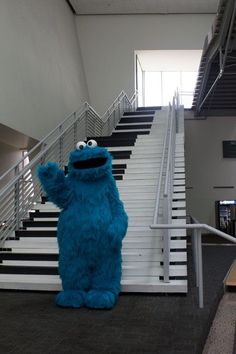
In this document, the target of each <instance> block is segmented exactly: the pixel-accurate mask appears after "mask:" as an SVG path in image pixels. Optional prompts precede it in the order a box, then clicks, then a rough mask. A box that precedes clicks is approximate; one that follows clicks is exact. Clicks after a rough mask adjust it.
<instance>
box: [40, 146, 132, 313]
mask: <svg viewBox="0 0 236 354" xmlns="http://www.w3.org/2000/svg"><path fill="white" fill-rule="evenodd" d="M99 159H100V160H101V159H103V160H102V162H103V164H102V165H101V166H97V165H96V161H100V160H99ZM111 160H112V159H111V155H110V154H109V152H108V151H107V150H106V149H105V148H101V147H98V146H96V147H89V146H87V145H86V146H85V147H84V148H83V149H81V150H80V149H76V150H74V151H72V152H71V153H70V157H69V164H68V176H66V177H65V176H64V173H63V171H61V170H60V169H59V168H58V166H57V164H56V163H54V162H48V163H47V164H46V165H42V166H39V168H38V177H39V179H40V181H41V184H42V186H43V189H44V190H45V192H46V194H47V196H48V198H49V200H50V201H52V202H53V203H55V204H56V205H57V206H58V207H59V208H61V213H60V216H59V221H58V231H57V236H58V245H59V274H60V277H61V280H62V287H63V291H61V292H60V293H59V294H58V295H57V297H56V303H57V305H58V306H62V307H76V308H79V307H82V306H86V307H89V308H98V309H101V308H104V309H110V308H112V307H113V306H114V305H115V303H116V300H117V297H118V295H119V292H120V280H121V247H122V239H123V238H124V236H125V234H126V231H127V226H128V217H127V214H126V212H125V210H124V207H123V203H122V202H121V201H120V198H119V193H118V190H117V187H116V183H115V180H114V178H113V176H112V165H111ZM87 161H88V162H91V164H92V166H93V164H94V161H95V167H91V166H87V165H86V162H87ZM104 162H105V163H104ZM84 163H85V165H82V166H83V167H82V168H81V166H80V164H84ZM97 164H100V162H98V163H97ZM78 166H79V167H78Z"/></svg>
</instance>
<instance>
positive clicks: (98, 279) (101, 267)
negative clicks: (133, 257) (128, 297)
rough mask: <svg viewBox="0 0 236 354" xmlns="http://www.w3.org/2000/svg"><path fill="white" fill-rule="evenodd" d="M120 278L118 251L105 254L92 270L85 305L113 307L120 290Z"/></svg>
mask: <svg viewBox="0 0 236 354" xmlns="http://www.w3.org/2000/svg"><path fill="white" fill-rule="evenodd" d="M120 280H121V255H120V252H118V253H112V254H110V255H107V256H106V258H105V257H104V258H103V259H101V260H100V262H99V264H97V266H96V268H95V269H94V270H93V274H92V284H91V290H90V291H89V292H88V293H87V295H86V299H85V305H86V306H87V307H90V308H95V309H111V308H112V307H114V305H115V303H116V300H117V297H118V295H119V292H120Z"/></svg>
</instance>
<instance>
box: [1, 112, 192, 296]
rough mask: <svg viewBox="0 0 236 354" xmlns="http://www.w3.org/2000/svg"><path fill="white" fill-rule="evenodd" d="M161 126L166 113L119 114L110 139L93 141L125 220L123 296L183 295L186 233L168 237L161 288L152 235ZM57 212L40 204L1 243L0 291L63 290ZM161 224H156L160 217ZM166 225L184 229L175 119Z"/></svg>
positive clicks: (158, 248) (159, 252)
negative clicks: (107, 161) (103, 151)
mask: <svg viewBox="0 0 236 354" xmlns="http://www.w3.org/2000/svg"><path fill="white" fill-rule="evenodd" d="M167 125H168V119H167V108H163V109H160V108H159V107H153V108H150V109H148V108H139V109H137V110H136V111H132V112H124V113H123V115H122V117H121V119H120V121H119V124H118V125H117V126H116V127H115V129H114V130H113V132H112V134H111V135H110V136H103V137H95V139H96V140H97V142H98V145H99V146H104V147H106V148H107V149H108V150H109V151H110V153H111V154H112V156H113V164H112V173H113V176H114V178H115V179H116V181H117V186H118V189H119V192H120V197H121V200H123V202H124V205H125V209H126V211H127V214H128V216H129V227H128V232H127V235H126V237H125V238H124V240H123V248H122V256H123V271H122V291H123V292H174V293H178V292H181V293H182V292H184V293H185V292H187V266H186V230H183V229H176V230H172V231H171V238H170V259H169V262H170V263H169V265H170V277H169V281H168V282H164V281H163V261H164V258H163V247H164V243H163V230H151V229H150V225H151V224H152V220H153V217H154V210H155V203H156V193H157V185H158V176H159V172H160V164H161V157H162V150H163V143H164V136H165V131H166V129H167V128H168V126H167ZM93 138H94V137H93ZM88 139H90V138H88ZM58 214H59V210H58V209H57V208H56V207H55V206H54V205H53V204H52V203H51V202H47V201H45V200H44V199H43V201H38V202H37V203H36V204H35V205H34V207H33V208H32V209H31V210H30V212H29V214H28V216H29V218H28V219H25V220H23V221H22V227H21V228H20V229H19V230H18V231H16V232H15V237H9V238H8V239H7V240H6V241H5V244H4V248H3V249H2V251H1V252H0V262H1V265H0V289H22V290H43V291H58V290H60V289H61V282H60V278H59V275H58V267H57V266H58V265H57V261H58V247H57V240H56V227H57V218H58ZM159 218H160V222H161V219H162V215H161V213H160V216H159ZM172 221H173V223H178V224H180V223H183V224H185V223H186V211H185V175H184V130H183V121H181V120H180V122H179V133H178V134H177V135H176V146H175V173H174V191H173V200H172ZM13 236H14V235H13Z"/></svg>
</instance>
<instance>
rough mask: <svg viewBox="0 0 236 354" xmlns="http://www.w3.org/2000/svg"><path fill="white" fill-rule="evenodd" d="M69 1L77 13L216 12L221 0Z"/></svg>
mask: <svg viewBox="0 0 236 354" xmlns="http://www.w3.org/2000/svg"><path fill="white" fill-rule="evenodd" d="M67 2H68V3H69V4H70V6H71V7H72V9H73V11H74V12H75V14H76V15H108V14H182V13H185V14H186V13H193V14H194V13H195V14H196V13H200V14H203V13H206V14H209V13H211V14H214V13H216V11H217V7H218V3H219V0H67Z"/></svg>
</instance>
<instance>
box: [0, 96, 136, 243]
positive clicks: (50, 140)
mask: <svg viewBox="0 0 236 354" xmlns="http://www.w3.org/2000/svg"><path fill="white" fill-rule="evenodd" d="M136 100H137V92H135V94H134V96H133V97H132V101H131V100H129V98H128V96H127V95H126V93H125V92H124V91H122V92H121V93H120V94H119V96H118V97H117V98H116V99H115V101H114V102H113V104H112V105H111V106H110V107H109V108H108V110H107V111H106V112H105V113H104V115H103V116H99V114H98V113H97V112H96V111H95V110H94V109H93V108H92V107H91V106H90V105H89V104H88V103H87V102H85V103H84V104H83V106H82V107H81V108H80V109H79V110H78V111H76V112H73V113H71V114H70V115H69V116H67V117H66V118H65V119H64V120H63V122H62V123H60V124H59V125H57V127H56V128H54V129H53V130H52V131H51V132H50V133H49V134H47V136H46V137H45V138H43V139H42V140H41V141H40V142H39V143H37V144H36V145H35V146H34V147H33V148H32V149H31V150H30V151H29V152H28V153H27V154H26V155H24V157H23V158H22V159H20V160H19V161H18V162H17V163H16V164H14V165H13V166H12V167H11V168H10V169H8V170H7V171H6V172H5V173H4V174H3V175H2V176H1V177H0V182H3V181H4V180H5V178H6V179H7V181H6V182H5V185H4V186H3V187H2V188H1V190H0V204H1V209H0V247H2V246H3V244H4V241H5V240H6V239H7V238H8V237H9V236H14V232H15V231H16V230H18V229H19V228H20V226H21V223H22V219H23V218H24V217H26V215H27V214H28V211H29V210H30V208H31V207H32V205H33V203H36V202H37V201H38V199H39V196H40V195H41V194H42V189H41V186H40V184H39V181H38V179H37V177H36V169H37V166H38V165H39V164H41V163H44V162H47V161H49V160H53V161H55V162H57V163H58V164H59V166H60V167H63V165H64V164H65V161H66V160H67V155H68V153H69V151H71V150H72V149H73V148H74V147H75V145H76V143H77V141H78V140H84V139H86V138H87V137H88V136H104V135H110V134H111V133H112V131H113V129H114V127H115V126H116V125H117V123H118V121H119V119H120V117H121V115H122V114H123V112H124V111H125V110H131V109H134V107H135V104H136ZM26 159H29V161H28V164H27V165H26V166H25V161H26Z"/></svg>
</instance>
